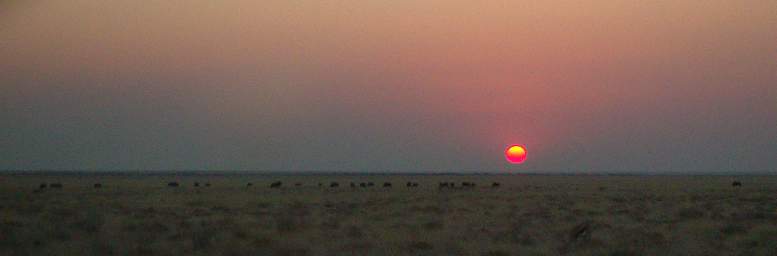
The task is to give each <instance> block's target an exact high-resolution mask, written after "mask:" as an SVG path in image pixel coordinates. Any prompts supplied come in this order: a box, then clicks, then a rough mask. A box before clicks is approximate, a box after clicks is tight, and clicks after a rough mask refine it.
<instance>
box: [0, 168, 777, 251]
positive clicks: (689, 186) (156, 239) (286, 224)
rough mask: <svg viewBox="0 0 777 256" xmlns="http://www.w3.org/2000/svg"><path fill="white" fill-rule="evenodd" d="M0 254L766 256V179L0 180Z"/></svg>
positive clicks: (772, 196)
mask: <svg viewBox="0 0 777 256" xmlns="http://www.w3.org/2000/svg"><path fill="white" fill-rule="evenodd" d="M735 180H736V181H740V182H741V183H742V186H741V187H733V186H732V182H733V181H735ZM171 181H176V182H178V183H179V184H180V186H178V187H169V186H168V183H169V182H171ZM277 181H280V182H281V183H282V185H281V186H280V187H279V188H271V187H270V184H272V183H274V182H277ZM195 182H198V183H199V186H198V187H195V186H194V183H195ZM332 182H337V183H338V184H339V186H338V187H335V188H332V187H330V184H331V183H332ZM351 182H354V183H355V185H356V187H355V188H352V187H351V186H350V183H351ZM362 182H364V183H367V182H373V183H374V184H375V185H374V186H372V187H360V186H359V185H360V183H362ZM386 182H390V183H391V184H392V187H390V188H386V187H383V184H384V183H386ZM407 182H411V183H418V186H416V187H407V186H406V185H407ZM440 182H455V183H456V187H455V188H442V189H441V188H440V187H439V184H440ZM462 182H471V183H475V184H476V186H475V187H466V188H463V187H461V183H462ZM494 182H498V183H499V187H492V184H493V183H494ZM41 183H47V188H45V189H39V186H40V184H41ZM52 183H61V184H62V185H63V187H62V188H51V187H50V185H51V184H52ZM95 183H100V184H101V185H102V187H101V188H95V187H94V184H95ZM248 183H252V186H247V184H248ZM296 183H299V185H296ZM319 183H321V184H322V185H321V186H320V187H319V185H318V184H319ZM206 184H209V186H206ZM0 255H777V177H755V176H747V177H726V176H517V175H510V176H491V175H479V176H463V175H453V176H439V175H438V176H434V175H430V176H401V175H389V176H384V175H371V176H316V175H303V176H263V175H232V176H208V175H201V176H181V177H176V176H105V177H100V176H93V175H88V176H76V175H71V176H45V175H4V176H0Z"/></svg>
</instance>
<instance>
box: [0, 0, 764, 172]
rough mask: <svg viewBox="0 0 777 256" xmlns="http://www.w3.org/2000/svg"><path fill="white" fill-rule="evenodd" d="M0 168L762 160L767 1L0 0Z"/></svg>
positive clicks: (534, 168) (670, 164)
mask: <svg viewBox="0 0 777 256" xmlns="http://www.w3.org/2000/svg"><path fill="white" fill-rule="evenodd" d="M512 144H520V145H524V146H525V147H526V148H527V151H528V158H527V160H526V162H524V163H523V164H519V165H515V164H510V163H508V162H507V161H506V160H505V156H504V150H505V148H506V147H507V146H509V145H512ZM0 169H1V170H38V169H44V170H276V171H316V170H325V171H371V172H386V171H389V172H393V171H403V172H407V171H409V172H441V171H445V172H447V171H456V172H458V171H461V172H504V173H523V172H533V173H542V172H570V173H595V172H624V173H650V172H672V173H708V172H742V173H744V172H763V171H766V172H775V173H777V1H760V0H759V1H757V0H732V1H723V0H704V1H693V0H687V1H676V0H675V1H661V0H659V1H636V0H635V1H629V0H623V1H620V0H618V1H615V0H613V1H606V0H597V1H497V0H494V1H459V0H440V1H436V0H392V1H386V0H332V1H313V0H309V1H305V0H264V1H249V0H225V1H205V0H146V1H104V0H47V1H22V0H0Z"/></svg>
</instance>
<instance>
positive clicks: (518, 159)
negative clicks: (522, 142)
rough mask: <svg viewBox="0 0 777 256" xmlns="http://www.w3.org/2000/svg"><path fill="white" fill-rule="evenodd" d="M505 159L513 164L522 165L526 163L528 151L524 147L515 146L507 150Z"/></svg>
mask: <svg viewBox="0 0 777 256" xmlns="http://www.w3.org/2000/svg"><path fill="white" fill-rule="evenodd" d="M505 158H507V161H508V162H510V163H513V164H520V163H523V161H526V149H525V148H524V147H523V146H518V145H513V146H510V147H507V150H505Z"/></svg>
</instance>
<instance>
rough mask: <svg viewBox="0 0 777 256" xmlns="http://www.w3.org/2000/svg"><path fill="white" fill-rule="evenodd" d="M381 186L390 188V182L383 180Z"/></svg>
mask: <svg viewBox="0 0 777 256" xmlns="http://www.w3.org/2000/svg"><path fill="white" fill-rule="evenodd" d="M383 187H384V188H390V187H391V182H383Z"/></svg>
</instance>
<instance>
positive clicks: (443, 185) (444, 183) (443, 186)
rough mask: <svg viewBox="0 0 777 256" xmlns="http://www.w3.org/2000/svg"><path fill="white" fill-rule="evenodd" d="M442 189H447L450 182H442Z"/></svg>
mask: <svg viewBox="0 0 777 256" xmlns="http://www.w3.org/2000/svg"><path fill="white" fill-rule="evenodd" d="M438 187H439V188H440V189H443V188H447V187H448V182H440V185H439V186H438Z"/></svg>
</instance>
